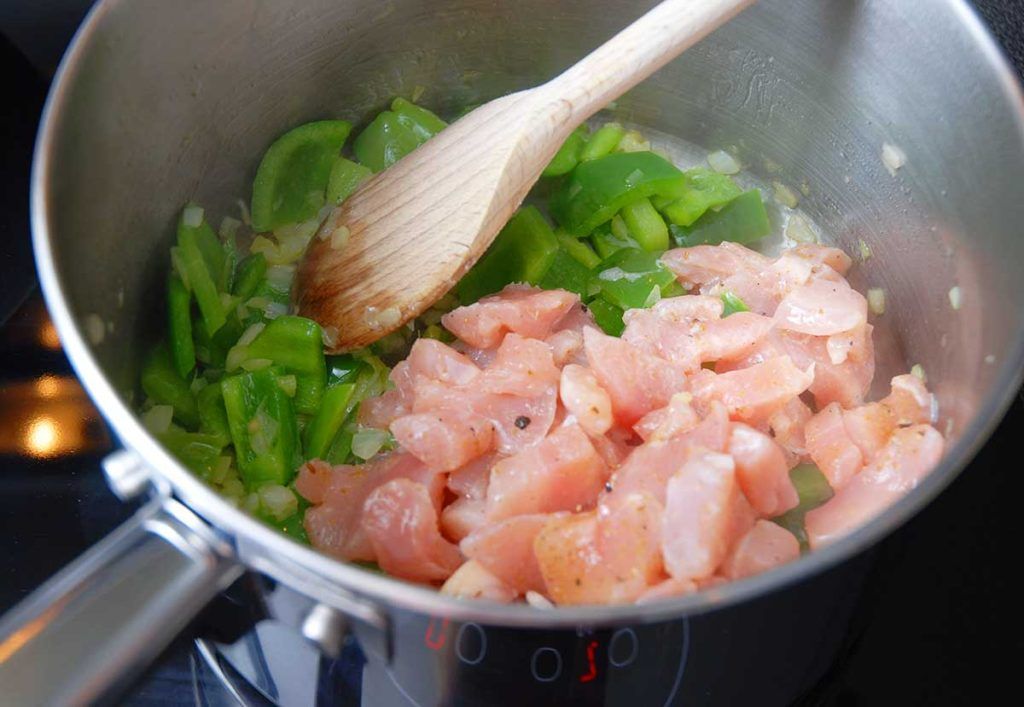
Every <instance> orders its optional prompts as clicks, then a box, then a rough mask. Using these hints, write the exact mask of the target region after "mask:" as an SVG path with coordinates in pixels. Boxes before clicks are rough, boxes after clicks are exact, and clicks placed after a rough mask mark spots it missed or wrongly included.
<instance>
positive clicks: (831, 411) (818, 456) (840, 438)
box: [804, 403, 864, 490]
mask: <svg viewBox="0 0 1024 707" xmlns="http://www.w3.org/2000/svg"><path fill="white" fill-rule="evenodd" d="M804 435H805V437H806V439H807V453H808V454H810V455H811V459H812V460H814V463H815V464H817V466H818V468H819V469H820V470H821V473H822V474H824V475H825V478H826V479H828V483H829V486H831V487H832V488H833V489H834V490H838V489H841V488H842V487H843V486H845V485H846V483H847V482H848V481H849V480H850V479H852V478H853V477H854V475H855V474H856V473H857V472H859V471H860V470H861V468H862V467H863V466H864V455H863V453H862V452H861V450H860V448H859V447H858V446H857V445H856V444H854V443H853V440H852V439H850V435H849V433H848V432H847V429H846V425H845V424H844V423H843V409H842V408H841V407H839V403H830V404H829V405H827V406H826V407H825V408H824V409H823V410H822V411H821V412H819V413H818V414H817V415H815V416H814V417H812V418H811V419H810V420H809V421H808V422H807V426H806V427H805V428H804Z"/></svg>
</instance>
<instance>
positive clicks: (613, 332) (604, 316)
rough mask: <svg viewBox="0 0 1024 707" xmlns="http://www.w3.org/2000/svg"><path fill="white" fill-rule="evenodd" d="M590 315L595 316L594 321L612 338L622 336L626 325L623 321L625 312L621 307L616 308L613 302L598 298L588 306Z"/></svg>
mask: <svg viewBox="0 0 1024 707" xmlns="http://www.w3.org/2000/svg"><path fill="white" fill-rule="evenodd" d="M587 307H589V308H590V313H591V314H593V315H594V321H595V322H597V325H598V326H599V327H601V329H602V330H604V333H605V334H608V335H610V336H622V332H623V330H624V329H625V328H626V325H625V324H624V323H623V321H622V315H623V314H624V312H623V311H622V308H621V307H616V306H615V305H614V304H612V303H611V302H608V301H606V300H603V299H601V298H597V299H595V300H593V301H592V302H591V303H590V304H588V305H587Z"/></svg>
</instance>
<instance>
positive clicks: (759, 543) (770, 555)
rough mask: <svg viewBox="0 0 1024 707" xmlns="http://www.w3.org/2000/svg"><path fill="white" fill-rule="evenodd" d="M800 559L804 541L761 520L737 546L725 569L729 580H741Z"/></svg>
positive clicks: (777, 526)
mask: <svg viewBox="0 0 1024 707" xmlns="http://www.w3.org/2000/svg"><path fill="white" fill-rule="evenodd" d="M799 557H800V542H799V541H798V540H797V539H796V536H794V535H793V534H792V533H791V532H789V531H788V530H786V529H785V528H783V527H781V526H779V525H776V524H775V523H772V522H771V521H769V520H759V521H757V523H755V524H754V527H753V528H751V529H750V532H748V533H747V534H746V535H744V536H743V537H742V538H741V539H740V541H739V542H738V543H737V544H736V547H735V548H734V549H733V551H732V554H731V555H730V556H729V558H728V559H727V560H726V561H725V564H724V565H723V566H722V573H723V574H724V575H725V576H726V577H728V578H729V579H741V578H743V577H750V576H752V575H755V574H760V573H761V572H766V571H768V570H770V569H772V568H773V567H778V566H779V565H784V564H786V563H787V562H792V561H793V560H796V559H797V558H799Z"/></svg>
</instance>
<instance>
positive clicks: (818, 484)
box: [772, 464, 833, 552]
mask: <svg viewBox="0 0 1024 707" xmlns="http://www.w3.org/2000/svg"><path fill="white" fill-rule="evenodd" d="M789 478H790V480H791V481H792V482H793V486H795V487H796V492H797V495H798V496H799V498H800V503H799V504H797V506H796V507H795V508H791V509H790V510H788V511H786V512H785V513H783V514H782V515H780V516H778V517H776V518H772V522H774V523H777V524H779V525H781V526H782V527H783V528H785V529H786V530H788V531H789V532H791V533H793V535H795V536H796V539H797V540H799V541H800V550H801V551H802V552H808V551H809V550H810V546H809V545H808V543H807V531H806V529H805V528H804V516H806V515H807V513H808V512H809V511H812V510H814V509H815V508H817V507H818V506H820V505H822V504H823V503H825V502H826V501H828V500H829V499H830V498H832V496H833V491H832V487H831V486H830V485H829V483H828V479H826V478H825V475H824V474H822V473H821V470H820V469H818V467H816V466H815V465H814V464H798V465H797V466H795V467H793V468H792V469H790V471H789Z"/></svg>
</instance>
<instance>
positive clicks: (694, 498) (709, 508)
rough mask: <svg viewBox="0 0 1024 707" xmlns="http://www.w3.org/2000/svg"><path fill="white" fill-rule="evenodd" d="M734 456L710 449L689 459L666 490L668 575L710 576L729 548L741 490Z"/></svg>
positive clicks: (664, 528) (664, 549) (683, 577)
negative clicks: (737, 479) (734, 513)
mask: <svg viewBox="0 0 1024 707" xmlns="http://www.w3.org/2000/svg"><path fill="white" fill-rule="evenodd" d="M739 493H740V490H739V486H738V484H737V483H736V473H735V466H734V464H733V460H732V457H730V456H727V455H725V454H717V453H714V452H708V453H705V454H701V455H698V456H695V457H693V458H691V459H690V460H689V461H688V462H686V463H685V464H684V465H683V466H682V468H680V469H679V471H677V472H676V473H675V474H673V475H672V478H671V479H669V482H668V486H667V488H666V491H665V515H664V520H663V525H662V549H661V551H662V555H663V557H664V560H665V569H666V570H667V571H668V573H669V575H671V576H672V577H674V578H676V579H680V580H698V579H704V578H706V577H710V576H711V575H712V574H714V571H715V569H716V568H717V567H718V565H719V564H720V563H721V562H722V560H723V559H725V557H726V554H727V553H728V552H729V548H730V545H731V544H732V542H733V540H734V538H733V537H732V530H733V525H732V524H733V519H732V511H733V509H734V508H735V504H736V497H737V496H738V495H739Z"/></svg>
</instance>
